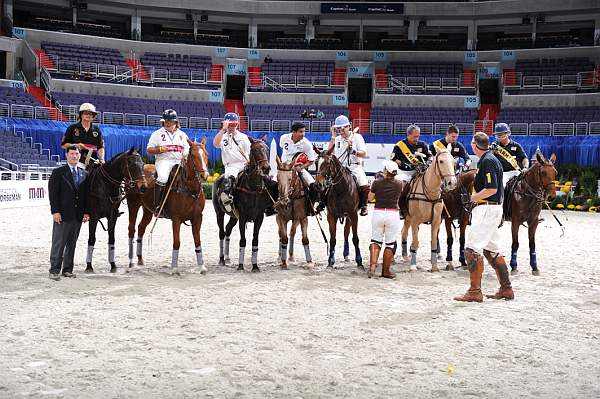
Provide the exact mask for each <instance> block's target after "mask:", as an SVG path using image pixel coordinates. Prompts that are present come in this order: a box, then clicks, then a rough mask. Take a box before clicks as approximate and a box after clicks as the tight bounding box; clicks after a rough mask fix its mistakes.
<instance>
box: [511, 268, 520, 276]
mask: <svg viewBox="0 0 600 399" xmlns="http://www.w3.org/2000/svg"><path fill="white" fill-rule="evenodd" d="M517 274H519V271H518V270H517V269H512V270H511V271H510V275H511V276H516V275H517Z"/></svg>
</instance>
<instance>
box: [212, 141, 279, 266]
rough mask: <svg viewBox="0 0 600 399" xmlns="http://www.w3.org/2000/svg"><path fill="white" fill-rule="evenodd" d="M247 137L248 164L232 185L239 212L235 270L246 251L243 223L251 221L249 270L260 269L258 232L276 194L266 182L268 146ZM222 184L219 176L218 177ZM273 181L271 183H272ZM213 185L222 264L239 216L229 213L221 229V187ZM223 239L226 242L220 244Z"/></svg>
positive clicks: (223, 216)
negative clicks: (250, 265)
mask: <svg viewBox="0 0 600 399" xmlns="http://www.w3.org/2000/svg"><path fill="white" fill-rule="evenodd" d="M249 139H250V143H251V145H250V156H249V160H248V165H246V168H245V169H244V170H243V171H241V172H240V174H239V175H238V176H237V180H236V183H235V187H234V188H233V205H234V207H235V209H236V210H237V212H238V216H239V228H240V249H239V251H240V254H239V262H238V269H237V270H238V271H244V256H245V252H246V224H247V223H248V222H254V235H253V237H252V272H260V269H259V268H258V263H257V262H258V235H259V232H260V227H261V225H262V222H263V220H264V218H265V209H267V208H268V207H269V206H271V205H273V203H274V202H275V199H274V197H276V196H277V193H270V192H269V187H267V183H266V181H265V180H266V175H267V174H268V173H269V170H270V167H269V157H268V150H267V145H266V144H265V142H264V141H262V140H254V139H252V138H249ZM220 182H221V183H222V179H220ZM273 184H274V183H273ZM220 186H221V185H220V184H219V185H215V188H214V190H213V206H214V208H215V212H216V214H217V224H218V225H219V239H220V240H221V243H222V244H221V245H220V251H219V264H220V265H224V264H225V262H226V260H227V258H226V257H225V254H227V255H228V254H229V242H230V240H229V236H230V234H231V230H232V229H233V226H235V224H236V222H237V221H238V219H236V217H235V215H233V214H228V215H229V223H227V229H225V228H224V226H223V225H224V220H225V213H226V212H225V208H224V207H223V205H222V204H221V201H220V200H219V193H218V192H217V191H218V189H219V188H220ZM223 239H225V242H224V244H225V245H223Z"/></svg>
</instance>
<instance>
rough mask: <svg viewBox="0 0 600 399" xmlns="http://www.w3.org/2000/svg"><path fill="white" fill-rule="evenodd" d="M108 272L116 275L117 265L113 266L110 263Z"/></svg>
mask: <svg viewBox="0 0 600 399" xmlns="http://www.w3.org/2000/svg"><path fill="white" fill-rule="evenodd" d="M110 272H111V273H116V272H117V265H115V264H114V263H112V262H111V264H110Z"/></svg>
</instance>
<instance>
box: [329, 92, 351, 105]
mask: <svg viewBox="0 0 600 399" xmlns="http://www.w3.org/2000/svg"><path fill="white" fill-rule="evenodd" d="M332 98H333V105H347V104H348V98H347V97H346V95H345V94H334V95H333V96H332Z"/></svg>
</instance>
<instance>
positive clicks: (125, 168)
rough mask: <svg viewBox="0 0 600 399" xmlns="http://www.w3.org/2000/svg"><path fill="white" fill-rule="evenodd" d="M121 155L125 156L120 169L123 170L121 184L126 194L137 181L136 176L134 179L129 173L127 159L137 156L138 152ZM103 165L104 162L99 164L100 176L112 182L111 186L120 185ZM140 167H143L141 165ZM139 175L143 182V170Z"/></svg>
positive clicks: (144, 178) (133, 187) (134, 186)
mask: <svg viewBox="0 0 600 399" xmlns="http://www.w3.org/2000/svg"><path fill="white" fill-rule="evenodd" d="M123 156H124V157H125V162H124V163H125V165H123V166H122V170H121V171H122V172H123V176H124V177H125V178H124V179H123V186H124V190H125V193H126V194H127V193H129V192H130V191H132V190H134V189H135V188H136V181H137V178H136V179H134V178H133V175H132V173H131V168H130V167H129V160H130V157H133V158H136V157H137V156H139V154H137V153H134V154H124V155H123ZM136 163H137V161H136ZM105 165H106V164H102V165H100V170H99V173H100V174H101V175H102V177H103V178H104V179H105V180H107V181H108V183H110V184H112V185H113V186H121V181H120V180H117V179H115V178H113V177H112V176H111V175H110V174H109V173H108V171H107V170H106V166H105ZM142 169H143V167H142ZM140 176H141V177H142V180H144V182H145V181H146V176H144V172H143V171H142V173H141V174H140ZM138 178H139V177H138ZM123 197H124V196H123ZM121 200H122V199H121Z"/></svg>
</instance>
